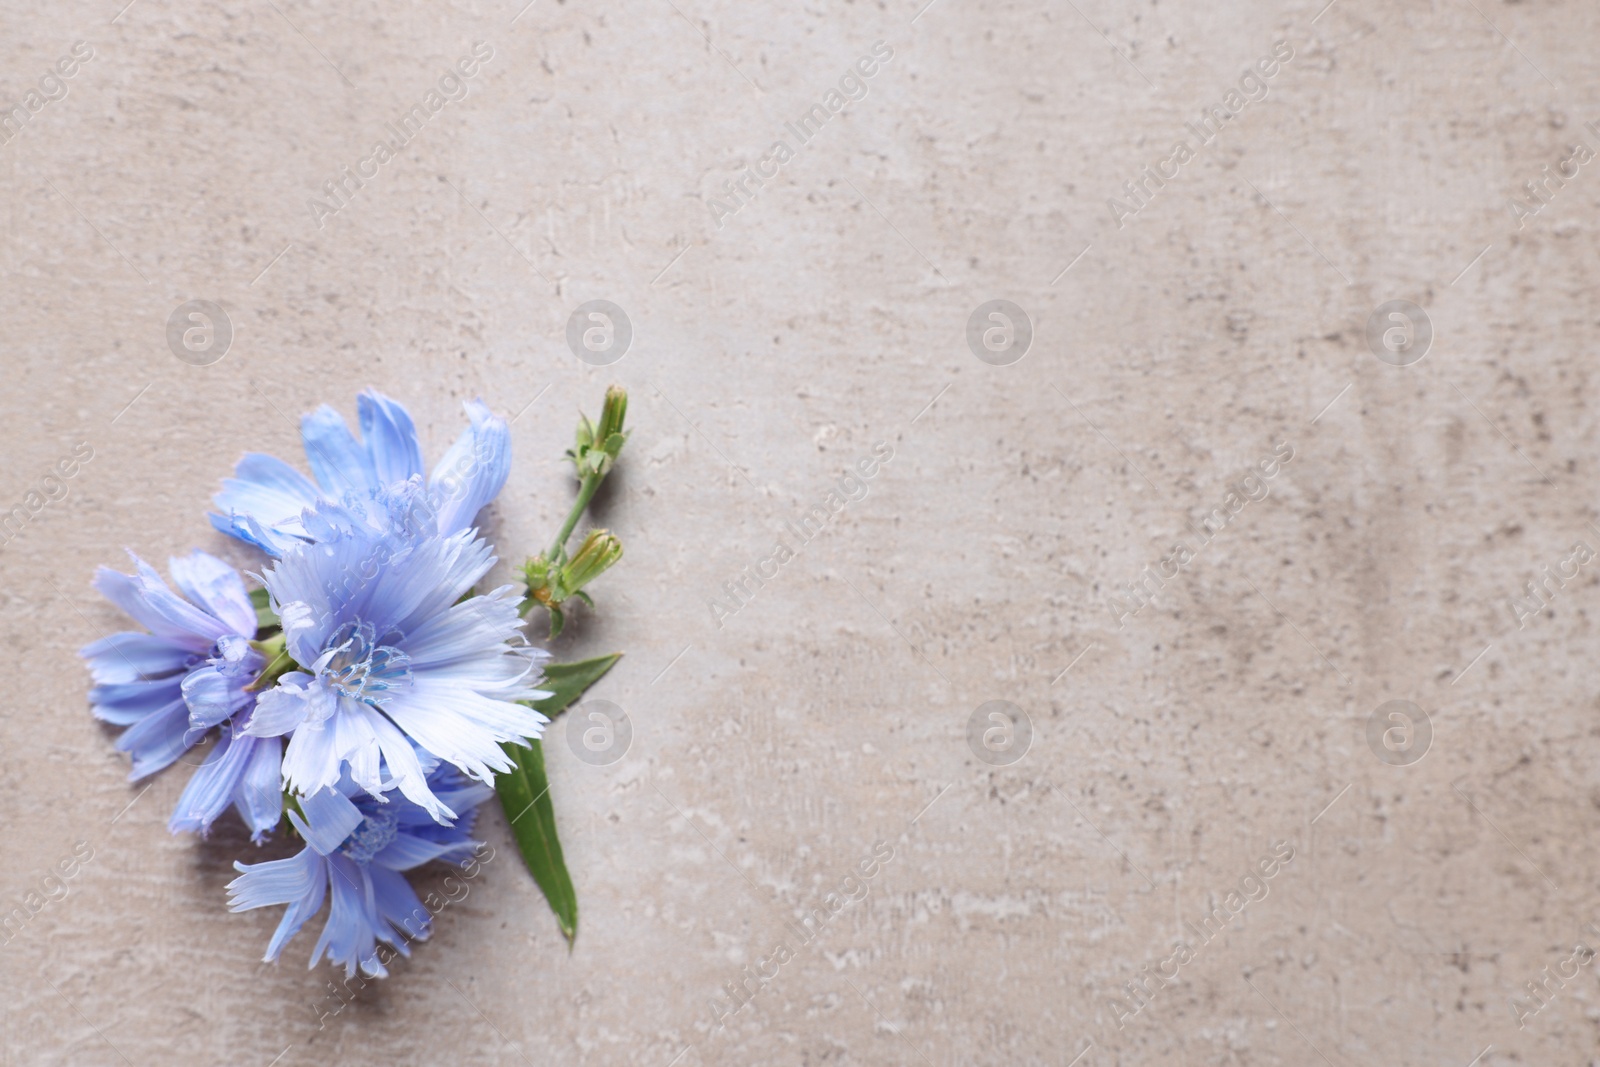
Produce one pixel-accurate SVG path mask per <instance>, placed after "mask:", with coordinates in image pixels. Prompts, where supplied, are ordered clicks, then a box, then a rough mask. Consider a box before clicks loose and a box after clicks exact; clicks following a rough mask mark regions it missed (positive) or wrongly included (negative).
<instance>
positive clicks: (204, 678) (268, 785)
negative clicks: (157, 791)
mask: <svg viewBox="0 0 1600 1067" xmlns="http://www.w3.org/2000/svg"><path fill="white" fill-rule="evenodd" d="M134 563H135V565H136V569H137V572H136V573H135V574H120V573H118V572H117V571H114V570H112V569H110V568H109V567H101V568H99V569H98V570H97V571H96V572H95V581H94V585H95V588H96V589H98V590H99V591H100V592H101V593H102V594H104V595H105V597H106V598H107V599H108V600H110V601H111V602H112V603H113V604H116V605H117V606H118V607H119V608H121V609H122V610H123V611H124V612H126V613H127V614H128V615H130V616H131V617H132V618H133V619H134V620H136V621H137V622H139V623H141V624H142V625H144V626H145V627H146V628H147V629H148V630H149V631H150V632H149V633H139V632H135V631H124V632H122V633H116V634H112V635H111V636H110V637H106V638H102V639H101V640H99V641H95V642H94V643H92V644H90V645H87V646H85V647H84V648H83V649H82V650H81V651H80V653H79V654H80V655H81V656H83V657H84V658H85V659H87V660H88V661H89V669H90V672H91V674H92V675H93V678H94V681H95V686H94V688H93V689H91V690H90V691H89V702H90V705H91V707H92V709H93V711H94V714H95V716H96V717H97V718H99V719H101V720H103V721H105V722H108V723H111V724H113V725H115V726H123V727H126V729H125V730H123V731H122V734H121V735H120V736H119V737H118V738H117V744H116V747H117V748H118V749H119V750H121V751H123V752H127V753H130V754H131V755H132V757H133V769H132V772H131V773H130V774H129V778H130V779H135V780H137V779H139V778H143V777H145V776H147V775H150V774H154V773H155V772H156V771H159V770H161V769H163V768H164V767H167V766H169V765H171V764H172V763H173V762H174V761H175V760H177V759H178V757H179V756H181V755H183V753H185V752H187V751H188V750H189V749H190V748H192V747H194V746H195V745H196V744H197V743H198V742H199V741H200V740H201V738H203V737H204V736H205V735H206V733H207V732H208V731H209V730H210V729H211V728H212V727H220V728H221V731H220V733H221V736H220V737H219V739H218V741H217V745H216V747H215V748H214V749H213V750H212V751H211V753H210V755H209V756H208V757H207V758H206V761H205V762H204V763H203V764H202V765H201V766H200V768H199V770H197V771H196V772H195V775H194V777H193V778H192V779H190V781H189V784H188V786H187V788H185V789H184V791H183V795H182V797H181V798H180V799H179V801H178V808H177V811H176V812H174V814H173V816H172V820H171V823H170V828H171V829H172V831H173V832H174V833H177V832H178V831H181V830H199V831H201V832H204V831H206V830H208V829H209V828H210V826H211V824H212V822H214V821H215V820H216V819H217V817H218V816H220V815H221V814H222V812H223V811H225V810H226V809H227V808H228V806H229V805H230V804H232V805H233V806H234V807H236V808H238V810H239V814H240V816H241V817H243V819H244V821H245V823H246V825H248V826H249V827H250V830H251V834H252V836H253V837H254V838H255V839H256V840H257V841H259V840H260V839H261V837H262V835H264V834H265V833H266V832H267V831H268V830H270V829H272V827H273V826H275V825H276V824H277V822H278V818H279V816H280V814H281V809H282V799H281V796H280V792H279V790H280V785H279V758H280V754H281V742H280V741H279V740H278V738H276V737H250V736H244V734H243V733H242V731H243V729H244V728H245V726H246V725H247V724H248V723H249V721H250V717H251V714H252V712H253V710H254V707H255V694H254V693H252V692H251V691H250V690H249V688H248V686H249V685H250V683H251V682H252V681H253V680H254V679H255V677H256V675H257V673H258V672H259V671H260V670H261V668H262V667H263V666H265V665H266V664H265V659H264V657H263V656H262V655H261V653H259V652H257V651H256V650H255V649H254V648H253V647H251V645H250V641H251V639H252V638H254V637H255V635H256V612H255V608H254V607H253V606H252V605H251V603H250V597H249V594H247V593H246V592H245V588H244V581H243V580H242V579H241V578H240V577H239V574H238V572H236V571H235V570H234V569H233V568H232V567H230V566H229V565H228V564H227V563H225V562H223V561H222V560H220V559H217V558H216V557H215V556H210V555H207V554H206V553H204V552H199V551H196V552H192V553H190V554H189V555H188V556H185V557H180V558H175V559H172V560H171V561H169V564H168V571H169V573H170V574H171V575H172V580H173V581H174V582H175V583H176V584H177V586H178V589H179V590H180V591H181V592H182V593H183V596H179V595H178V593H175V592H173V591H172V589H171V588H170V587H169V586H168V585H167V583H166V582H164V581H162V579H161V576H160V575H159V574H157V573H156V571H155V570H154V569H153V568H152V567H150V565H149V564H147V563H144V562H143V561H141V560H139V559H138V557H134ZM185 597H187V599H185Z"/></svg>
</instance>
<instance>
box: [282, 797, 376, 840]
mask: <svg viewBox="0 0 1600 1067" xmlns="http://www.w3.org/2000/svg"><path fill="white" fill-rule="evenodd" d="M300 810H301V811H302V812H304V813H305V818H304V819H300V818H298V817H297V816H296V815H295V813H294V812H293V811H291V812H289V818H290V819H291V820H292V821H293V822H294V825H295V829H297V830H299V831H300V836H301V837H304V838H305V839H306V844H308V845H310V846H311V847H312V848H314V849H316V850H317V851H318V852H320V853H321V854H322V855H324V856H326V855H329V854H330V853H332V852H334V851H335V850H336V849H338V847H339V846H340V845H342V844H344V842H345V838H347V837H349V836H350V835H351V834H352V833H353V832H354V831H355V828H356V827H358V826H360V825H361V823H362V820H363V819H365V818H366V816H364V815H362V814H361V809H360V808H358V807H356V806H355V805H354V804H352V803H350V798H349V797H347V796H345V795H344V794H343V793H341V792H339V791H338V790H337V789H320V790H318V791H317V792H315V793H313V794H311V795H310V796H308V797H301V798H300Z"/></svg>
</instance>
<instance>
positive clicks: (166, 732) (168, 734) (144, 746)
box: [116, 700, 199, 781]
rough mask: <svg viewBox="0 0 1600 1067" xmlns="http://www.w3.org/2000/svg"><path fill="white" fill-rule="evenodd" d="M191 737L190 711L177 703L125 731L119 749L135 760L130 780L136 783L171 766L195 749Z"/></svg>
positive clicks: (180, 703)
mask: <svg viewBox="0 0 1600 1067" xmlns="http://www.w3.org/2000/svg"><path fill="white" fill-rule="evenodd" d="M188 734H189V709H188V707H187V706H186V705H185V704H184V702H183V701H182V700H177V701H174V702H173V703H172V704H170V705H168V706H167V707H165V708H163V709H161V710H160V711H157V712H154V713H153V714H151V715H147V716H145V718H143V719H142V720H140V721H139V722H137V723H135V724H134V725H132V726H130V727H128V728H127V729H126V730H124V731H122V735H121V736H120V737H118V738H117V744H116V748H117V750H118V751H119V752H127V753H129V754H130V755H132V756H133V770H132V771H131V772H129V774H128V780H129V781H137V780H138V779H140V778H143V777H145V776H146V775H149V774H154V773H155V772H156V771H159V770H161V769H162V768H163V767H166V766H168V765H170V764H171V763H172V761H173V760H175V759H177V758H178V757H179V756H181V755H183V754H184V752H186V751H188V750H189V748H191V747H192V745H193V742H191V741H189V740H188ZM195 740H199V739H198V738H196V739H195Z"/></svg>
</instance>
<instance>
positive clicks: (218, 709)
mask: <svg viewBox="0 0 1600 1067" xmlns="http://www.w3.org/2000/svg"><path fill="white" fill-rule="evenodd" d="M248 681H249V679H241V678H237V677H229V676H228V675H226V674H223V673H222V672H221V671H220V670H218V669H217V668H216V667H201V668H199V669H198V670H193V671H190V672H189V673H188V674H187V675H185V676H184V679H183V687H182V688H183V702H184V703H185V704H187V705H188V707H189V728H190V729H191V730H201V731H204V730H209V729H210V728H211V727H213V726H215V725H217V723H219V722H221V721H222V720H224V719H227V718H231V717H232V716H233V713H234V712H236V711H239V710H241V709H242V708H244V707H245V706H246V705H247V704H249V703H250V699H251V694H249V693H247V692H245V691H244V686H245V684H246V683H248Z"/></svg>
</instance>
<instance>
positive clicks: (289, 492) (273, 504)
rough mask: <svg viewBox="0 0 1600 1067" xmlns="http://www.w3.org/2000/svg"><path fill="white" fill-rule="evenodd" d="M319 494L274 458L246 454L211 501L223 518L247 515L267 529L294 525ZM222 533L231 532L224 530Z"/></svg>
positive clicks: (297, 472) (258, 453)
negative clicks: (268, 527)
mask: <svg viewBox="0 0 1600 1067" xmlns="http://www.w3.org/2000/svg"><path fill="white" fill-rule="evenodd" d="M320 495H321V494H319V493H318V492H317V487H316V486H315V485H314V484H312V482H311V479H310V478H307V477H306V476H305V475H304V474H301V473H300V472H299V471H297V470H295V469H294V468H293V467H291V466H289V465H288V464H287V463H285V462H284V461H283V460H281V459H278V458H277V457H276V456H268V455H265V454H263V453H261V452H247V453H245V456H244V458H243V459H241V460H240V461H239V465H238V466H237V467H235V468H234V469H233V477H232V478H228V479H225V480H224V481H223V483H222V491H221V492H220V493H218V494H217V495H216V496H214V497H212V498H211V500H212V502H213V503H215V504H216V505H217V507H218V509H219V510H221V512H222V514H223V515H225V516H232V515H248V516H250V517H251V518H253V519H255V520H256V521H257V522H259V523H262V524H263V525H266V526H275V525H277V524H279V523H287V524H293V523H294V522H295V521H296V520H297V519H298V518H299V516H300V512H301V511H303V510H304V509H306V508H309V507H312V506H313V505H315V504H316V502H317V499H318V497H319V496H320ZM222 532H223V533H231V532H232V531H230V530H228V529H226V528H224V529H223V531H222Z"/></svg>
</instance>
